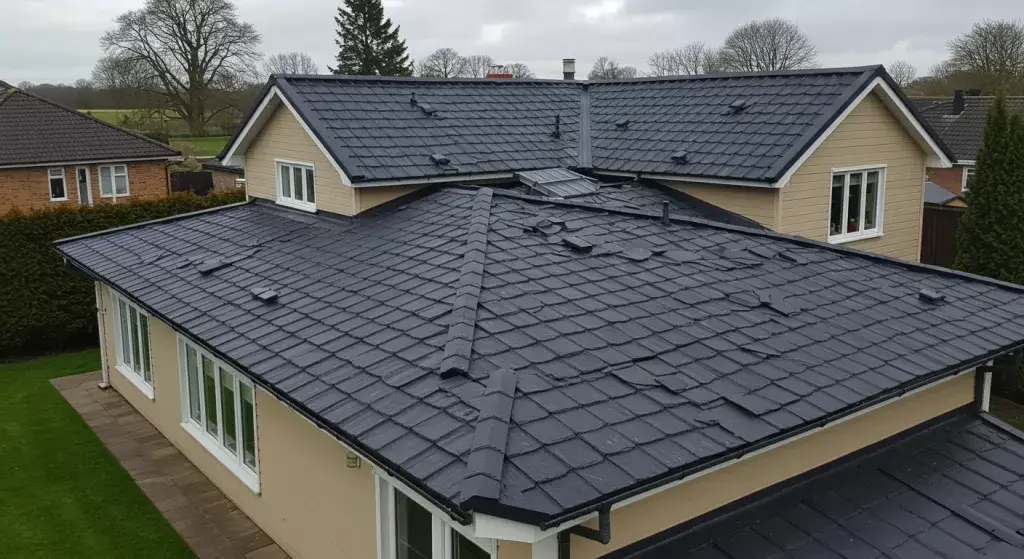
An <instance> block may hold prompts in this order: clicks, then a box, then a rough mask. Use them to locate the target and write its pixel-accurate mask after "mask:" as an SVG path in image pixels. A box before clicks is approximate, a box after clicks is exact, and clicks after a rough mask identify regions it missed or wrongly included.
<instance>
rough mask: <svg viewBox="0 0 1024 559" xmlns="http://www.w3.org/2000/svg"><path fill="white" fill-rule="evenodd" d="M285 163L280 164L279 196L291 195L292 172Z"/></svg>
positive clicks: (286, 196)
mask: <svg viewBox="0 0 1024 559" xmlns="http://www.w3.org/2000/svg"><path fill="white" fill-rule="evenodd" d="M289 169H290V168H289V167H288V166H287V165H281V197H282V198H291V197H292V173H291V171H290V170H289Z"/></svg>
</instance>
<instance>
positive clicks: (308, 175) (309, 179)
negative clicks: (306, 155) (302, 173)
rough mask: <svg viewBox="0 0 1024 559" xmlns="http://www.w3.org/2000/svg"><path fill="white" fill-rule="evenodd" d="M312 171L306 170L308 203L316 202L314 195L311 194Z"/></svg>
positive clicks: (313, 193)
mask: <svg viewBox="0 0 1024 559" xmlns="http://www.w3.org/2000/svg"><path fill="white" fill-rule="evenodd" d="M313 184H314V181H313V169H306V201H307V202H309V203H311V204H312V203H313V202H316V193H315V192H313V190H314V189H313Z"/></svg>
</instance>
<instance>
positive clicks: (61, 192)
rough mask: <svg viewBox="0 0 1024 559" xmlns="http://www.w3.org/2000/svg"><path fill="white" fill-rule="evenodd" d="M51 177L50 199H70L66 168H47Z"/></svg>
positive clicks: (54, 200) (56, 200) (53, 200)
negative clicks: (65, 174)
mask: <svg viewBox="0 0 1024 559" xmlns="http://www.w3.org/2000/svg"><path fill="white" fill-rule="evenodd" d="M47 176H48V178H49V179H50V201H51V202H58V201H61V200H67V199H68V187H67V184H66V183H65V182H64V169H63V168H54V169H49V170H47Z"/></svg>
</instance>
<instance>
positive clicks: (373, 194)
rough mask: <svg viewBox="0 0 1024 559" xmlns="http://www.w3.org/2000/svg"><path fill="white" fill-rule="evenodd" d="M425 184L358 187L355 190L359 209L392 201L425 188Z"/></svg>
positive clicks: (366, 208) (363, 210)
mask: <svg viewBox="0 0 1024 559" xmlns="http://www.w3.org/2000/svg"><path fill="white" fill-rule="evenodd" d="M425 186H426V185H417V186H379V187H375V188H357V189H355V190H356V198H357V199H358V200H359V211H361V212H365V211H366V210H368V209H370V208H373V207H375V206H379V205H381V204H384V203H386V202H390V201H392V200H394V199H395V198H398V197H399V196H405V195H406V194H409V193H410V192H414V191H416V190H419V189H421V188H424V187H425Z"/></svg>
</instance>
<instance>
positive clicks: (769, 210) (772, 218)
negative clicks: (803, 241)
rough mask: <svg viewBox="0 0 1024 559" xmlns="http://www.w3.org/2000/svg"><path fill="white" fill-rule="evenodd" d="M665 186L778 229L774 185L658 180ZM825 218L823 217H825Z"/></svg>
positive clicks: (776, 194) (776, 192) (776, 191)
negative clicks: (763, 186)
mask: <svg viewBox="0 0 1024 559" xmlns="http://www.w3.org/2000/svg"><path fill="white" fill-rule="evenodd" d="M662 184H664V185H665V186H668V187H671V188H674V189H676V190H679V191H681V192H685V193H687V194H689V195H691V196H693V197H695V198H700V199H701V200H704V201H705V202H708V203H709V204H714V205H716V206H718V207H720V208H724V209H726V210H729V211H731V212H735V213H738V214H740V215H743V216H746V217H749V218H750V219H753V220H755V221H757V222H758V223H760V224H761V225H764V226H765V227H770V228H772V229H778V203H779V191H778V190H777V189H774V188H758V187H752V186H751V187H745V186H725V185H707V184H695V183H689V182H677V181H662ZM826 217H827V216H826Z"/></svg>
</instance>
